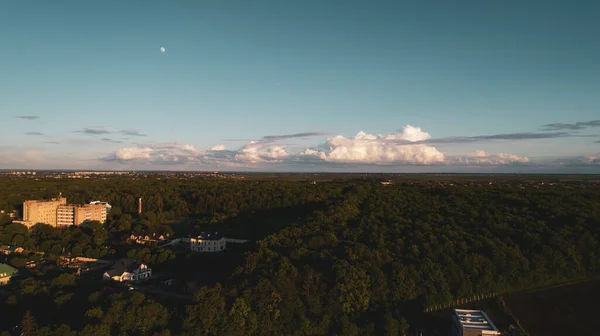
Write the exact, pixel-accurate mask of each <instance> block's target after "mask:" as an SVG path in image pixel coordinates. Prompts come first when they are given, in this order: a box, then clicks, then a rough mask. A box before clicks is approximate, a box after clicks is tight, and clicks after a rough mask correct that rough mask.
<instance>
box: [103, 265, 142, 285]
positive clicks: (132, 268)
mask: <svg viewBox="0 0 600 336" xmlns="http://www.w3.org/2000/svg"><path fill="white" fill-rule="evenodd" d="M150 276H152V269H151V268H149V267H148V265H146V264H143V263H141V262H138V261H136V260H133V259H120V260H118V261H116V262H115V263H114V265H113V266H112V268H111V269H109V270H108V271H106V272H104V275H103V276H102V278H103V279H104V280H114V281H118V282H128V281H139V280H144V279H147V278H149V277H150Z"/></svg>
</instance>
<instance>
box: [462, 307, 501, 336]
mask: <svg viewBox="0 0 600 336" xmlns="http://www.w3.org/2000/svg"><path fill="white" fill-rule="evenodd" d="M454 319H455V320H456V321H458V322H459V323H460V325H461V326H462V327H463V329H475V330H481V331H489V332H490V333H484V334H490V335H493V334H495V333H498V335H499V330H498V328H496V326H495V325H494V322H492V320H491V319H490V318H489V317H488V316H487V314H486V313H485V312H484V311H482V310H470V309H454Z"/></svg>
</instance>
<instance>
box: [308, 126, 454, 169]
mask: <svg viewBox="0 0 600 336" xmlns="http://www.w3.org/2000/svg"><path fill="white" fill-rule="evenodd" d="M430 137H431V136H430V135H429V134H428V133H426V132H423V131H422V130H421V129H420V128H418V127H413V126H410V125H407V126H405V127H404V129H403V130H402V131H401V132H398V133H394V134H389V135H373V134H368V133H365V132H362V131H361V132H359V133H357V134H356V135H355V136H353V137H350V138H346V137H344V136H341V135H338V136H335V137H332V138H329V139H327V142H326V144H325V146H324V147H325V148H327V149H325V150H315V149H306V150H305V151H303V152H301V153H300V154H299V155H300V156H304V157H307V156H308V157H315V158H318V159H320V160H323V161H326V162H336V163H363V164H391V163H406V164H432V163H442V162H444V154H443V153H442V152H440V151H438V150H437V149H436V148H435V147H432V146H427V145H425V144H399V143H398V142H397V141H394V140H404V141H409V142H415V141H422V140H426V139H429V138H430Z"/></svg>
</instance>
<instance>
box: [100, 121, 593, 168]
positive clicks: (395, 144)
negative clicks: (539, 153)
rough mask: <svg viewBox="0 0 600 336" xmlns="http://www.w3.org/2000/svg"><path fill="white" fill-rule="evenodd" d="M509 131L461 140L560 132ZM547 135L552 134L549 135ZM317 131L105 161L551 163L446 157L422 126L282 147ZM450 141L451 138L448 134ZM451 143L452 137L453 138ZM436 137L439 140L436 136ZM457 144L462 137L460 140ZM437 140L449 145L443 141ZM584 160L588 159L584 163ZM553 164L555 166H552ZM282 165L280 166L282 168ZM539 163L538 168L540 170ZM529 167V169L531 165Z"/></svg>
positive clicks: (143, 150) (133, 151)
mask: <svg viewBox="0 0 600 336" xmlns="http://www.w3.org/2000/svg"><path fill="white" fill-rule="evenodd" d="M539 134H541V133H511V134H497V135H487V136H477V137H467V138H460V139H467V140H461V141H465V142H473V141H476V140H475V139H479V140H482V139H484V140H492V139H538V138H544V137H546V138H547V137H559V136H562V134H564V133H563V132H554V133H546V134H543V135H539ZM548 134H550V135H548ZM312 135H316V133H314V132H310V133H296V134H288V135H277V136H275V135H271V136H265V137H262V138H260V139H259V140H257V141H250V142H249V143H246V144H245V145H243V146H241V147H238V148H237V149H227V148H226V147H225V146H224V145H222V144H219V145H215V146H213V147H211V148H210V149H209V150H206V151H200V150H198V149H196V147H194V146H193V145H189V144H183V143H179V142H169V143H158V144H136V146H133V147H126V148H120V149H119V150H117V151H115V152H113V153H112V154H111V155H109V156H108V157H105V158H104V159H103V160H104V161H108V162H120V163H126V162H130V163H136V164H149V165H156V166H160V165H188V166H189V167H194V166H199V165H203V166H206V167H208V166H212V167H215V166H216V167H236V168H238V167H246V168H261V167H264V168H266V167H267V165H270V164H284V165H287V166H289V165H297V167H299V166H315V165H328V166H330V167H340V166H343V167H345V168H347V167H355V168H356V169H360V167H361V166H363V167H364V166H370V167H374V166H379V167H378V168H377V169H386V168H383V167H385V166H402V165H403V166H420V168H419V169H429V168H425V167H423V166H424V165H428V166H429V167H430V168H431V167H434V168H435V167H438V168H440V167H444V166H445V167H448V169H450V170H452V169H453V168H452V167H457V169H461V167H462V168H465V167H482V168H483V167H488V168H489V167H490V166H504V168H503V169H510V167H511V166H514V167H516V168H518V167H521V166H522V165H526V166H527V167H529V168H532V167H533V168H535V167H538V166H539V167H542V166H543V165H549V163H543V162H542V161H539V159H540V158H539V157H538V158H537V159H535V162H531V160H530V158H528V157H526V156H519V155H516V154H511V153H505V152H502V153H495V154H491V153H487V152H486V151H484V150H477V151H475V152H473V153H470V154H467V155H448V154H445V153H443V152H442V151H440V150H438V149H437V148H436V147H433V146H432V145H431V143H433V142H435V140H436V139H434V138H432V135H431V134H429V133H427V132H425V131H424V130H423V129H421V128H419V127H415V126H411V125H406V126H405V127H404V128H402V129H401V130H399V131H398V132H395V133H391V134H371V133H366V132H362V131H361V132H358V133H357V134H356V135H354V136H352V137H346V136H343V135H337V136H333V137H330V138H328V139H326V141H325V142H324V143H323V144H321V145H319V146H315V147H310V148H305V149H304V150H300V151H298V150H293V148H294V147H293V146H289V145H283V144H281V141H282V140H284V139H289V138H297V137H302V136H312ZM449 139H450V138H449ZM452 139H454V140H452V141H455V139H456V138H452ZM438 140H439V139H438ZM458 142H460V141H458ZM441 143H451V141H449V142H444V141H441ZM586 160H587V161H586ZM568 162H570V164H573V165H574V164H576V163H575V162H578V163H577V164H580V165H587V166H590V165H596V164H597V162H598V157H597V156H591V157H587V158H581V157H578V158H576V160H575V159H573V158H571V159H570V161H568ZM556 165H557V164H555V166H556ZM282 167H283V166H282ZM539 167H538V168H539ZM529 168H528V169H529Z"/></svg>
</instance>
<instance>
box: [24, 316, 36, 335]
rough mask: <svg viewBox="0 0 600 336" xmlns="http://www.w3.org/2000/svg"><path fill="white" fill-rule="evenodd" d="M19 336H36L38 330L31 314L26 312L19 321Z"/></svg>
mask: <svg viewBox="0 0 600 336" xmlns="http://www.w3.org/2000/svg"><path fill="white" fill-rule="evenodd" d="M21 330H22V331H21V336H33V335H36V332H37V330H38V326H37V323H36V321H35V318H34V317H33V315H31V312H29V310H28V311H26V312H25V315H24V316H23V319H22V320H21Z"/></svg>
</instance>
